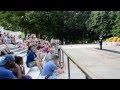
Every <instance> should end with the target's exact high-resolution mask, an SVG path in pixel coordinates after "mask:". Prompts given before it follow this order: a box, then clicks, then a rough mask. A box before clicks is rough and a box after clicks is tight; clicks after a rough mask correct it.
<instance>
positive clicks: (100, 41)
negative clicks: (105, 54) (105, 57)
mask: <svg viewBox="0 0 120 90" xmlns="http://www.w3.org/2000/svg"><path fill="white" fill-rule="evenodd" d="M99 39H100V40H99V43H100V49H101V50H102V39H103V37H102V36H100V37H99Z"/></svg>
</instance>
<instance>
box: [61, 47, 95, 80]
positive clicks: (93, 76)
mask: <svg viewBox="0 0 120 90" xmlns="http://www.w3.org/2000/svg"><path fill="white" fill-rule="evenodd" d="M60 51H62V54H63V53H64V54H65V55H66V56H67V61H68V78H69V79H70V74H71V73H70V61H72V62H73V63H74V64H75V65H76V66H77V67H78V68H79V69H80V70H81V71H82V72H83V73H84V75H85V76H86V79H97V76H96V75H94V74H93V73H92V72H91V71H89V70H88V69H87V68H86V67H84V66H83V65H82V64H80V63H79V62H77V61H76V60H75V58H74V57H72V56H71V55H70V54H68V53H67V52H66V51H65V50H64V49H62V48H61V47H59V53H60ZM59 55H60V54H59ZM60 56H61V55H60ZM62 56H63V55H62ZM62 58H63V57H62Z"/></svg>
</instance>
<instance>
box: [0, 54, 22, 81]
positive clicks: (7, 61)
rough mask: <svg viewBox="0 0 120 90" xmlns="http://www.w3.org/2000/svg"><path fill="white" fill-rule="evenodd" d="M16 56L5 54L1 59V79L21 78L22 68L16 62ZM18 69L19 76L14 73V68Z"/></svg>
mask: <svg viewBox="0 0 120 90" xmlns="http://www.w3.org/2000/svg"><path fill="white" fill-rule="evenodd" d="M14 60H15V57H14V56H12V55H5V56H4V57H3V58H2V60H0V79H21V76H20V75H21V74H20V68H19V67H18V66H17V65H16V64H15V61H14ZM14 68H17V69H18V73H17V74H18V77H16V76H14V74H13V73H12V71H13V69H14Z"/></svg>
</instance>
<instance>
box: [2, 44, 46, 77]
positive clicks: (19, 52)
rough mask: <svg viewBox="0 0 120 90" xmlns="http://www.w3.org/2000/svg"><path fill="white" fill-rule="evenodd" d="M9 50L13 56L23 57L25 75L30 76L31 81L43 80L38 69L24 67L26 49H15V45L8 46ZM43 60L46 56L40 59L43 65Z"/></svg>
mask: <svg viewBox="0 0 120 90" xmlns="http://www.w3.org/2000/svg"><path fill="white" fill-rule="evenodd" d="M9 48H10V51H11V52H14V55H17V56H21V57H23V61H24V66H25V74H26V75H30V76H31V77H32V79H44V77H42V76H41V74H40V70H39V69H38V67H32V68H28V67H27V66H26V59H27V49H21V48H18V47H16V46H15V45H10V46H9ZM1 58H2V56H1V57H0V60H1ZM45 58H46V55H45V56H44V58H43V59H42V60H43V61H44V63H45Z"/></svg>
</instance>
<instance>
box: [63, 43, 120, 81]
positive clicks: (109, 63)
mask: <svg viewBox="0 0 120 90" xmlns="http://www.w3.org/2000/svg"><path fill="white" fill-rule="evenodd" d="M62 48H63V49H64V50H65V51H66V52H67V53H68V54H69V55H71V56H72V57H73V58H75V60H76V61H77V62H78V64H79V65H83V66H84V67H85V68H87V69H88V70H89V71H90V72H91V73H93V74H94V75H95V76H96V77H97V78H99V79H120V46H106V45H104V46H103V50H99V45H97V44H89V45H65V46H62ZM64 60H65V63H66V64H67V59H66V56H65V55H64ZM70 67H71V79H84V78H85V76H84V74H83V73H82V72H81V71H80V70H79V69H78V68H77V67H76V66H75V65H74V64H73V63H70ZM64 76H65V77H66V78H67V76H68V74H67V66H66V70H65V74H64Z"/></svg>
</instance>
